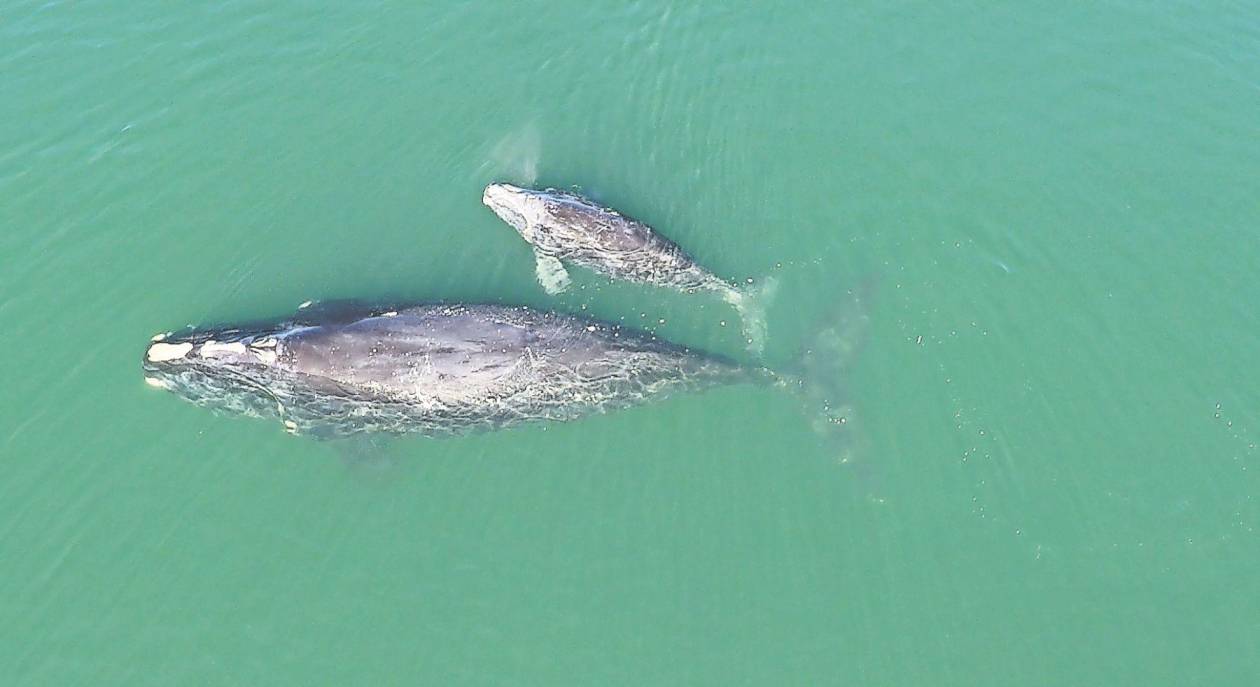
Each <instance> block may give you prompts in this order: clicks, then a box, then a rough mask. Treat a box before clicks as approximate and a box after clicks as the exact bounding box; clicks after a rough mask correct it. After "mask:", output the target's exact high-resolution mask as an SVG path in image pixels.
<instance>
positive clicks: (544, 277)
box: [534, 248, 572, 296]
mask: <svg viewBox="0 0 1260 687" xmlns="http://www.w3.org/2000/svg"><path fill="white" fill-rule="evenodd" d="M534 262H535V265H534V268H535V271H536V272H537V274H538V283H539V284H542V287H543V290H544V291H546V292H547V293H549V294H551V295H553V296H554V295H556V294H558V293H560V292H562V291H564V290H565V289H568V288H569V284H571V283H572V282H571V280H570V279H569V271H568V270H566V269H565V268H564V265H563V264H561V263H560V260H559V259H557V258H554V257H552V256H550V255H544V254H543V253H542V251H539V250H538V249H537V248H535V249H534Z"/></svg>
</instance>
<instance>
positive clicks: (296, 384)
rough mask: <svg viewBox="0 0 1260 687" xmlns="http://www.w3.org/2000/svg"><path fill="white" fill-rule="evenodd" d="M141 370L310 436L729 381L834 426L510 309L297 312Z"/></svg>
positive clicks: (725, 375)
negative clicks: (733, 387) (755, 394)
mask: <svg viewBox="0 0 1260 687" xmlns="http://www.w3.org/2000/svg"><path fill="white" fill-rule="evenodd" d="M827 332H830V334H828V333H827ZM828 337H830V338H828ZM833 339H835V331H833V330H824V332H823V333H822V334H821V335H819V336H818V337H816V341H818V342H819V344H818V345H819V346H821V347H822V348H815V349H813V351H814V353H813V354H811V355H806V356H803V358H802V363H803V365H802V368H801V369H802V370H803V371H808V370H811V369H813V368H816V366H815V365H811V364H810V359H811V356H812V357H813V358H815V359H817V358H818V357H819V354H821V357H822V358H823V359H827V360H833V359H835V360H838V359H839V358H838V357H837V356H836V355H834V354H833V353H829V352H828V350H829V347H831V348H834V347H833V346H832V344H830V343H829V342H830V341H832V340H833ZM143 367H144V374H145V381H146V382H148V383H149V384H150V385H152V386H155V387H159V388H163V389H167V390H169V391H172V392H174V393H175V394H177V395H179V396H181V397H183V398H184V399H186V400H188V401H191V402H193V403H196V404H198V405H201V406H205V407H209V408H212V409H216V410H220V411H225V412H228V413H231V414H238V415H247V416H254V417H262V418H272V419H275V420H279V421H280V422H282V423H283V425H284V427H285V429H286V430H287V431H288V432H290V433H292V434H305V435H312V436H315V437H317V438H336V437H345V436H352V435H357V434H404V433H418V434H421V435H426V436H442V435H454V434H462V433H467V432H472V431H484V430H491V429H498V428H504V427H510V426H513V425H517V424H520V423H525V422H532V421H565V420H573V419H576V418H579V417H582V416H585V415H588V414H591V413H600V412H606V411H609V410H614V409H617V408H624V407H628V406H633V405H637V404H640V403H644V402H647V401H650V400H654V399H659V398H662V397H665V396H668V395H670V394H672V393H676V392H680V391H691V390H700V389H705V388H708V387H712V386H715V385H720V384H733V383H741V382H760V383H770V384H774V385H779V386H785V387H791V388H800V389H802V390H803V391H805V392H806V393H804V394H803V397H805V398H807V399H811V404H812V405H814V406H815V407H813V408H812V409H811V413H812V414H816V415H817V417H820V418H822V419H824V420H826V422H827V423H829V424H839V423H841V422H842V421H843V416H842V413H843V411H842V410H840V409H839V408H837V407H835V406H834V403H833V400H834V399H833V398H832V397H829V396H827V394H825V393H824V394H821V395H820V394H819V393H817V392H815V393H811V390H816V389H819V388H821V387H817V386H816V385H814V384H811V383H807V382H805V381H802V378H801V377H798V376H794V375H788V374H781V373H778V372H775V371H772V370H770V369H767V368H764V367H760V366H748V365H741V364H739V363H737V362H735V361H733V360H730V359H728V358H724V357H722V356H718V355H712V354H709V353H705V352H702V351H697V350H694V349H690V348H687V347H684V346H679V345H676V344H673V343H670V342H667V341H664V340H662V339H660V338H657V337H655V336H653V335H652V334H650V333H647V332H643V331H639V330H636V329H632V328H627V327H622V326H619V325H615V324H611V323H608V322H602V321H599V320H594V319H588V318H584V317H576V316H569V315H562V314H558V313H551V312H542V311H538V310H534V309H532V308H528V307H523V306H516V307H509V306H502V305H464V304H421V305H411V306H405V307H368V306H361V305H358V304H334V305H328V306H315V307H303V308H299V309H298V311H297V313H296V314H294V315H293V316H290V317H286V318H282V319H278V320H272V321H266V322H259V323H253V324H245V325H238V326H226V327H208V328H201V329H191V330H186V331H184V332H180V333H173V332H168V333H165V334H159V335H158V336H155V337H154V338H153V339H152V341H151V342H150V344H149V346H148V348H147V350H146V351H145V354H144V359H143Z"/></svg>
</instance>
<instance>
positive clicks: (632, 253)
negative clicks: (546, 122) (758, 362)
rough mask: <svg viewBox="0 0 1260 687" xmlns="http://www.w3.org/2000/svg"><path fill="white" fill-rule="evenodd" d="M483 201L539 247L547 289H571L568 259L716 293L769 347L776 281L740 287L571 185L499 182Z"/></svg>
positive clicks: (753, 343)
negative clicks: (768, 311)
mask: <svg viewBox="0 0 1260 687" xmlns="http://www.w3.org/2000/svg"><path fill="white" fill-rule="evenodd" d="M481 200H482V202H483V203H485V205H486V206H487V207H489V208H490V209H491V210H493V211H494V213H495V214H496V215H498V216H499V218H500V219H502V220H503V221H505V222H507V223H508V224H509V225H511V226H512V228H514V229H516V231H517V233H519V234H520V235H521V237H522V238H524V239H525V241H526V242H528V243H529V244H530V246H532V247H533V250H534V258H535V261H536V263H537V274H538V281H539V283H541V284H542V286H543V288H544V289H546V290H547V292H548V293H553V294H554V293H559V292H560V291H563V290H564V289H566V288H568V285H569V275H568V272H567V271H565V268H564V263H565V262H571V263H573V264H576V265H581V266H582V267H585V268H587V269H590V270H594V271H595V272H599V273H600V274H603V275H606V276H609V277H612V278H614V279H624V280H626V281H631V282H636V283H640V284H652V285H655V286H664V287H667V288H672V289H676V290H679V291H685V292H689V293H690V292H696V291H712V292H715V293H717V294H718V295H720V296H721V297H722V298H723V300H725V301H726V302H728V303H730V304H731V305H733V306H735V309H736V310H738V311H739V314H740V320H741V321H742V322H743V329H744V333H745V335H746V336H747V337H748V346H749V349H750V350H752V351H754V352H758V353H759V352H761V350H762V349H763V348H764V345H765V338H766V324H765V307H766V301H767V300H768V299H769V298H770V296H771V295H772V293H773V290H774V288H775V282H774V280H773V279H766V280H764V281H763V282H762V283H761V284H760V285H759V286H757V287H756V288H746V287H743V288H742V287H739V286H736V285H734V284H732V283H730V282H728V281H726V280H725V279H722V278H721V277H719V276H717V275H716V274H714V273H712V272H710V271H709V270H707V269H705V268H704V267H703V266H701V265H700V264H699V263H697V262H696V261H695V259H694V258H692V257H691V256H690V255H688V254H687V252H686V251H684V250H683V249H682V247H681V246H679V245H678V244H677V243H674V242H673V241H671V240H669V239H668V238H665V237H664V236H662V235H661V234H660V233H658V232H656V231H654V230H653V229H652V228H651V227H649V226H648V225H646V224H644V223H643V222H640V221H638V220H636V219H632V218H630V217H626V216H625V215H623V214H621V213H619V212H617V211H616V210H613V209H611V208H605V207H601V206H599V205H596V204H595V203H594V202H592V201H590V200H588V199H586V198H583V197H582V196H579V195H576V194H573V193H569V192H567V191H559V190H556V189H545V190H535V189H526V188H520V187H518V186H513V185H512V184H503V183H495V184H490V185H489V186H487V187H486V189H485V191H484V192H483V193H482V196H481Z"/></svg>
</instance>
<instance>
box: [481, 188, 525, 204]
mask: <svg viewBox="0 0 1260 687" xmlns="http://www.w3.org/2000/svg"><path fill="white" fill-rule="evenodd" d="M520 192H521V189H520V188H519V187H517V186H513V185H511V184H503V183H493V184H490V185H489V186H487V187H486V190H485V191H484V192H483V193H482V194H481V202H482V203H485V204H486V205H488V206H490V207H494V206H495V205H502V204H504V203H507V202H510V201H511V199H512V197H513V196H515V195H516V194H518V193H520Z"/></svg>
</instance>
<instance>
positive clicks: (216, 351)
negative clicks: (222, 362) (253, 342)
mask: <svg viewBox="0 0 1260 687" xmlns="http://www.w3.org/2000/svg"><path fill="white" fill-rule="evenodd" d="M244 352H245V344H243V343H241V342H239V341H232V342H229V343H219V342H218V341H207V342H205V343H203V344H201V351H200V353H201V357H203V358H218V357H220V356H224V355H241V354H243V353H244Z"/></svg>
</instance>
